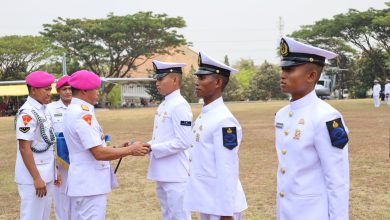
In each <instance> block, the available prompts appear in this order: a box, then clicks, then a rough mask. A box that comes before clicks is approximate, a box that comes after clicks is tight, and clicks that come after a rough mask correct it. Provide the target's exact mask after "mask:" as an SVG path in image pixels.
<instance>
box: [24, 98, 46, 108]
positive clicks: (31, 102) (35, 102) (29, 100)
mask: <svg viewBox="0 0 390 220" xmlns="http://www.w3.org/2000/svg"><path fill="white" fill-rule="evenodd" d="M27 102H28V103H29V104H30V105H32V106H33V107H34V108H36V109H38V110H41V109H42V110H45V107H46V106H45V105H42V104H41V103H39V102H38V101H37V100H35V99H34V98H33V97H31V96H28V97H27Z"/></svg>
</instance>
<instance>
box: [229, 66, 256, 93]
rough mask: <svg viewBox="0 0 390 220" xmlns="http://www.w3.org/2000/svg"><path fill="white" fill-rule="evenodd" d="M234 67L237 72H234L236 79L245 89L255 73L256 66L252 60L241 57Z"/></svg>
mask: <svg viewBox="0 0 390 220" xmlns="http://www.w3.org/2000/svg"><path fill="white" fill-rule="evenodd" d="M234 68H236V69H238V70H239V72H238V73H237V74H236V77H237V80H238V82H239V84H240V87H241V88H242V89H243V90H245V89H247V88H248V86H249V81H250V80H251V79H252V78H253V76H254V75H255V74H256V66H255V64H254V62H253V60H245V59H241V60H240V61H239V62H238V63H237V64H236V65H235V66H234Z"/></svg>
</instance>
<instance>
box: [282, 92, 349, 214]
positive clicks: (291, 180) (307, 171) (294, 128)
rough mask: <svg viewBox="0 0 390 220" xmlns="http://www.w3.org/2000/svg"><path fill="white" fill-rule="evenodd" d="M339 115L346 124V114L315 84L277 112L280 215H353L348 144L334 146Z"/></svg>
mask: <svg viewBox="0 0 390 220" xmlns="http://www.w3.org/2000/svg"><path fill="white" fill-rule="evenodd" d="M335 119H337V120H340V121H339V123H336V124H334V125H333V128H337V129H339V130H340V128H341V125H340V123H341V122H342V124H344V122H343V118H342V115H341V114H340V113H339V112H338V111H337V110H335V109H334V108H333V107H332V106H330V105H329V104H327V103H326V102H324V101H322V100H321V99H319V98H318V97H317V95H316V93H315V91H314V90H313V91H312V92H311V93H309V94H308V95H306V96H305V97H303V98H301V99H298V100H296V101H293V102H290V104H289V105H287V106H285V107H283V108H282V109H281V110H279V111H278V112H277V113H276V115H275V138H276V151H277V156H278V160H279V166H278V171H277V219H279V220H294V219H296V220H314V219H315V220H336V219H339V220H347V219H348V199H349V162H348V144H346V142H343V143H344V144H346V145H345V146H344V147H343V148H342V149H341V148H338V147H334V146H333V143H337V142H333V139H332V141H331V138H330V132H329V131H328V127H327V122H329V123H331V122H332V120H335ZM331 124H332V123H331ZM329 126H330V125H329ZM344 126H345V124H344ZM335 130H336V129H335ZM335 130H334V131H335ZM342 131H344V132H342V133H343V134H344V135H345V137H346V136H347V135H346V134H347V133H348V130H347V128H346V127H344V130H342ZM332 134H333V132H332ZM340 140H341V141H348V140H347V138H343V139H340Z"/></svg>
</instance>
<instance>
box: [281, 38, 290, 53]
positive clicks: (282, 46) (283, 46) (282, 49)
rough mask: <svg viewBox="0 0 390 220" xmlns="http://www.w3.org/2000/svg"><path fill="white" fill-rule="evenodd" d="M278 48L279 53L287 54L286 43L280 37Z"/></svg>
mask: <svg viewBox="0 0 390 220" xmlns="http://www.w3.org/2000/svg"><path fill="white" fill-rule="evenodd" d="M279 49H280V55H282V56H287V55H288V52H289V49H288V44H287V42H286V41H285V40H284V39H282V40H281V41H280V48H279Z"/></svg>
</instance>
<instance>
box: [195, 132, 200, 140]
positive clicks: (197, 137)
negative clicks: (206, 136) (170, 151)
mask: <svg viewBox="0 0 390 220" xmlns="http://www.w3.org/2000/svg"><path fill="white" fill-rule="evenodd" d="M199 139H200V134H199V133H196V141H197V142H199Z"/></svg>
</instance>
